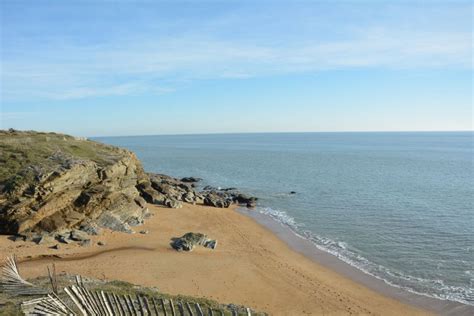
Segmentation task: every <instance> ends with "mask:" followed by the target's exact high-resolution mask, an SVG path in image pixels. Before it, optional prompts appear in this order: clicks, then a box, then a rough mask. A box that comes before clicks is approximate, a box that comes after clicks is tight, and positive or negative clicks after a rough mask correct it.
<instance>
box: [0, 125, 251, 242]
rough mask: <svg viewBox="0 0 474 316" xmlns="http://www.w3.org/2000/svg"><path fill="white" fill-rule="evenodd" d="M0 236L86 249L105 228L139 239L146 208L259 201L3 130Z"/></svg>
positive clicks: (75, 141) (103, 149)
mask: <svg viewBox="0 0 474 316" xmlns="http://www.w3.org/2000/svg"><path fill="white" fill-rule="evenodd" d="M0 149H1V151H0V153H1V156H0V160H1V161H2V162H3V163H4V165H2V168H1V169H0V234H8V235H13V237H12V239H14V240H24V241H32V242H35V243H38V244H40V243H44V242H49V241H52V240H57V241H59V242H60V243H74V242H77V243H79V244H81V245H84V246H86V245H88V244H89V243H90V239H89V238H88V237H87V236H89V235H98V234H100V233H101V229H102V228H106V229H111V230H114V231H120V232H124V233H134V230H133V227H134V226H139V225H141V224H143V223H144V220H146V219H147V218H149V217H150V216H151V214H150V212H149V211H148V208H147V204H155V205H162V206H165V207H169V208H181V207H182V206H183V203H190V204H200V205H207V206H212V207H216V208H227V207H229V206H230V205H232V204H240V205H244V206H247V207H249V208H251V207H254V206H255V205H256V202H257V198H256V197H252V196H247V195H245V194H243V193H241V192H239V191H238V190H237V189H235V188H227V189H219V188H214V187H210V186H206V187H204V188H202V189H201V190H200V189H198V182H199V181H200V180H201V179H199V178H195V177H186V178H182V179H176V178H173V177H170V176H167V175H162V174H154V173H146V172H145V171H144V170H143V167H142V165H141V162H140V161H139V160H138V158H137V157H136V156H135V154H134V153H132V152H130V151H128V150H125V149H121V148H117V147H113V146H108V145H104V144H100V143H97V142H93V141H89V140H85V139H83V138H75V137H72V136H68V135H62V134H56V133H40V132H33V131H26V132H20V131H15V130H9V131H0Z"/></svg>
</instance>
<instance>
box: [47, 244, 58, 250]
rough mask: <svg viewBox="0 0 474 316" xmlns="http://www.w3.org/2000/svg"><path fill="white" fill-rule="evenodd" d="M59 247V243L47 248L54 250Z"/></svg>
mask: <svg viewBox="0 0 474 316" xmlns="http://www.w3.org/2000/svg"><path fill="white" fill-rule="evenodd" d="M59 248H60V246H59V244H56V245H54V246H51V247H49V249H56V250H58V249H59Z"/></svg>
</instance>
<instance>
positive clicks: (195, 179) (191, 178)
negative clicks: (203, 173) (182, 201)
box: [181, 177, 202, 183]
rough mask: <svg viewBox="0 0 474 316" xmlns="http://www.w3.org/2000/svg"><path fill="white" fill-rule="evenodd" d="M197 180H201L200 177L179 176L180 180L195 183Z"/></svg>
mask: <svg viewBox="0 0 474 316" xmlns="http://www.w3.org/2000/svg"><path fill="white" fill-rule="evenodd" d="M199 181H202V179H201V178H195V177H185V178H181V182H190V183H195V182H199Z"/></svg>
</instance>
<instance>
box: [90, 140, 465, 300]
mask: <svg viewBox="0 0 474 316" xmlns="http://www.w3.org/2000/svg"><path fill="white" fill-rule="evenodd" d="M94 140H97V141H100V142H103V143H107V144H111V145H116V146H120V147H123V148H127V149H129V150H132V151H134V152H135V153H136V154H137V156H138V157H139V158H140V159H141V161H142V162H143V165H144V168H145V169H146V170H147V171H150V172H156V173H164V174H168V175H171V176H174V177H178V178H179V177H185V176H194V177H199V178H202V179H203V181H202V182H201V184H200V185H202V186H204V185H211V186H215V187H221V188H226V187H236V188H238V189H239V190H241V191H242V192H245V193H248V194H251V195H255V196H257V197H258V198H259V201H258V206H257V208H255V210H253V212H258V213H260V214H263V215H264V216H267V217H268V218H271V219H272V220H275V221H278V222H279V223H280V224H281V225H283V226H286V227H288V228H289V229H291V231H292V232H293V233H294V234H297V235H298V236H301V237H303V238H305V239H307V240H308V241H310V242H311V243H312V244H313V245H314V247H315V249H320V250H324V251H326V252H327V253H329V254H332V255H334V256H336V257H337V258H339V259H340V260H342V261H344V262H346V263H348V264H350V265H352V266H354V267H356V268H357V269H359V270H361V271H363V272H365V273H367V274H369V275H372V276H374V277H376V278H378V279H381V280H384V281H385V282H386V283H388V284H390V285H392V286H395V287H399V288H402V289H404V290H406V291H410V292H414V293H418V294H422V295H426V296H430V297H435V298H439V299H442V300H450V301H456V302H460V303H463V304H468V305H474V155H473V153H474V146H473V145H474V132H357V133H342V132H341V133H261V134H250V133H249V134H207V135H172V136H130V137H96V138H94ZM291 192H295V193H293V194H292V193H291Z"/></svg>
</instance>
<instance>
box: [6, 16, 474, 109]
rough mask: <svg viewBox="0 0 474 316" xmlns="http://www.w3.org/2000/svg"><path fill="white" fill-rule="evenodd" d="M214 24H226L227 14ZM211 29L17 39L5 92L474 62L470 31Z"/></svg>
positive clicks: (136, 89)
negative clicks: (266, 33) (95, 38)
mask: <svg viewBox="0 0 474 316" xmlns="http://www.w3.org/2000/svg"><path fill="white" fill-rule="evenodd" d="M214 23H215V24H214V26H215V25H216V24H218V25H221V24H224V25H225V22H223V20H222V18H221V17H218V18H216V20H215V21H214ZM295 23H296V22H295ZM210 25H213V24H212V23H211V24H210ZM209 28H210V26H209V23H208V24H205V25H200V27H196V29H194V30H191V31H190V30H189V29H187V30H186V31H181V32H176V33H174V34H168V35H167V36H163V35H160V36H158V35H156V34H155V33H153V32H144V33H140V34H137V33H134V34H131V35H130V34H124V36H122V37H115V38H110V39H108V40H106V41H105V40H104V41H102V42H98V43H82V42H81V41H78V40H65V39H62V38H59V39H58V38H56V39H55V38H53V39H51V41H50V42H49V43H48V45H46V46H43V47H40V48H38V50H35V51H25V48H28V47H27V46H23V44H22V42H20V41H13V40H12V42H7V43H5V45H7V46H6V47H4V52H3V53H2V81H3V88H2V97H3V98H4V99H8V100H18V99H23V98H29V99H31V98H44V99H53V100H66V99H80V98H89V97H97V96H120V95H133V94H141V93H152V94H161V93H166V92H169V91H174V89H175V85H176V83H177V82H180V81H182V80H200V79H217V78H249V77H258V76H268V75H282V74H295V73H302V72H304V73H307V72H317V71H324V70H331V69H345V68H369V67H370V68H375V67H377V68H391V69H399V68H439V67H457V68H471V67H472V34H471V31H470V30H466V31H459V30H447V31H445V32H440V31H439V30H437V29H436V30H429V29H426V28H424V29H413V24H410V25H408V26H403V25H401V26H397V27H395V26H394V25H388V26H387V25H371V26H370V27H369V26H367V27H362V28H347V29H345V30H344V34H343V35H344V36H342V37H341V38H339V37H336V36H334V37H332V38H331V37H327V36H322V35H321V34H319V33H318V30H315V31H313V32H310V34H309V35H308V34H306V35H305V36H295V38H291V37H288V36H282V38H281V39H280V40H278V34H276V37H275V36H273V37H263V38H262V37H261V38H258V37H256V38H255V37H250V36H249V37H245V36H241V37H233V36H232V35H231V34H229V33H226V34H219V33H218V32H212V31H209ZM15 45H17V46H15Z"/></svg>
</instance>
